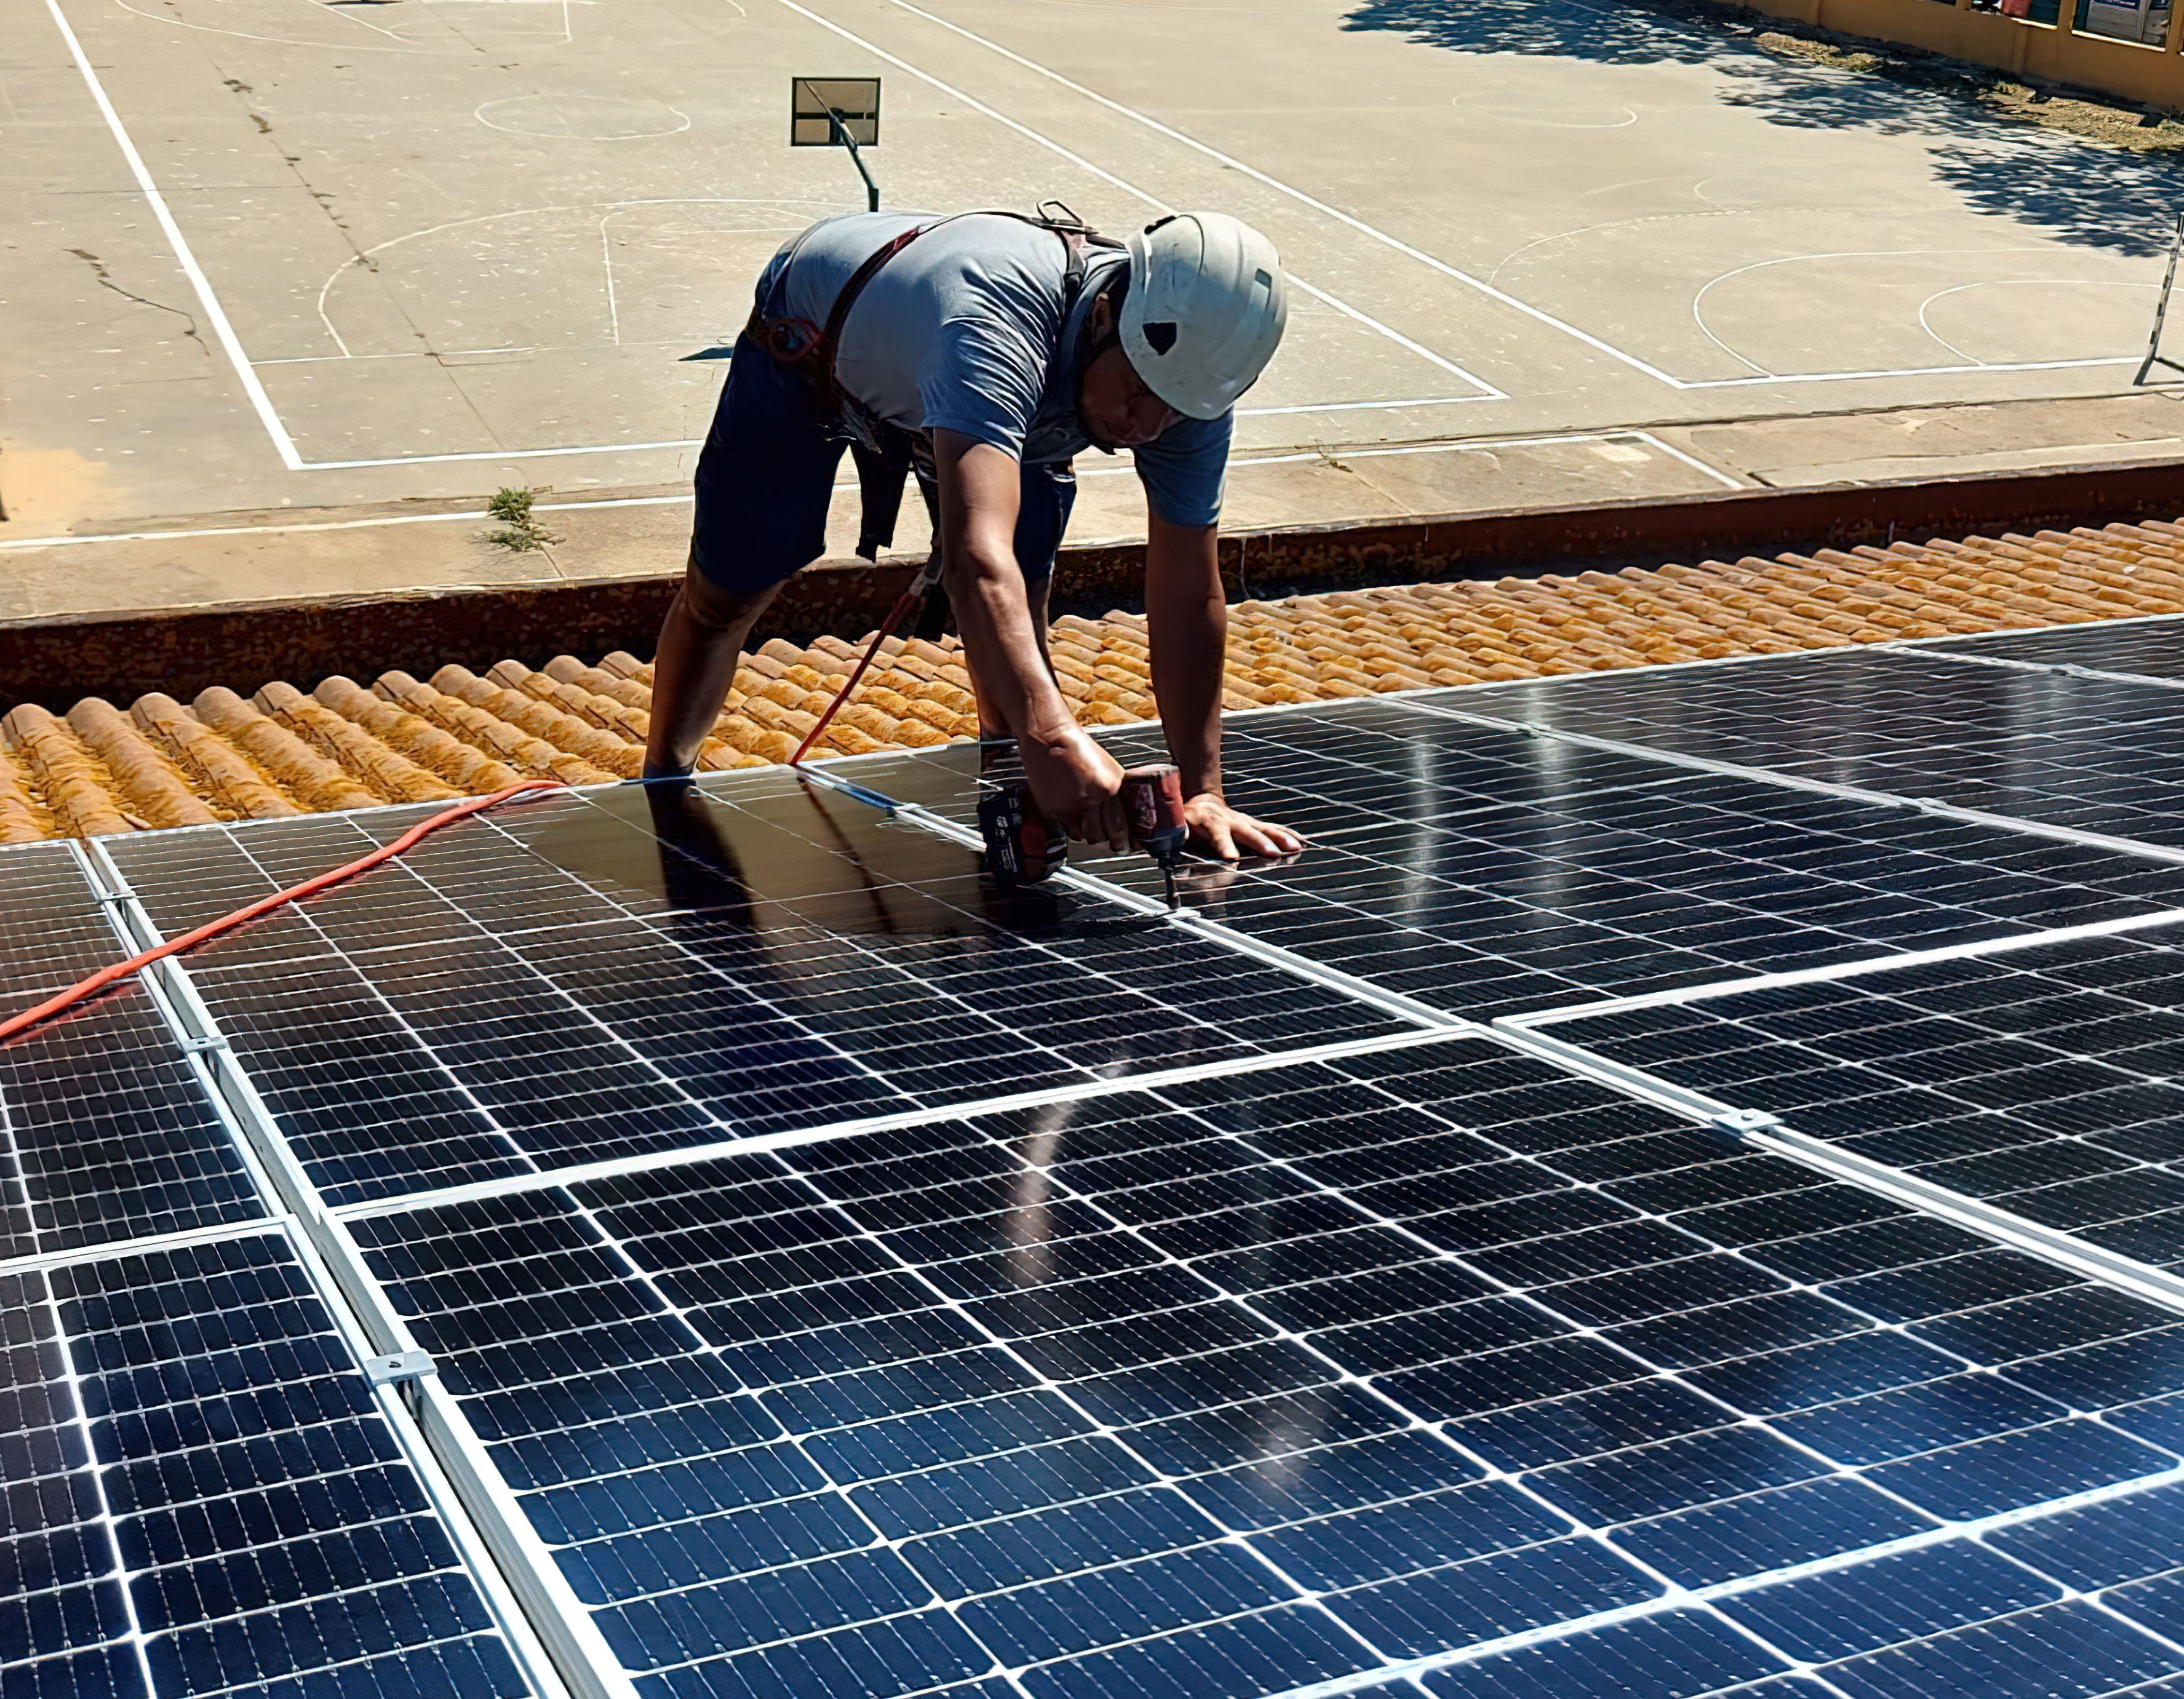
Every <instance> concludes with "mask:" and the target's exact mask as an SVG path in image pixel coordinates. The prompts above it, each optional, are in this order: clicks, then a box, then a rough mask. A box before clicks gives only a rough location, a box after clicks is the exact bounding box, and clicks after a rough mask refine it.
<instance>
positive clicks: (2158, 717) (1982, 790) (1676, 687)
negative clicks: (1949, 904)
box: [1466, 645, 2184, 848]
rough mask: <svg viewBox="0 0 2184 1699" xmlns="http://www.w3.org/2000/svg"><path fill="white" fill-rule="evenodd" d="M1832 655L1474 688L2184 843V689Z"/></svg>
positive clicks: (1599, 728) (1989, 808)
mask: <svg viewBox="0 0 2184 1699" xmlns="http://www.w3.org/2000/svg"><path fill="white" fill-rule="evenodd" d="M1949 653H1950V649H1949V648H1948V647H1947V646H1941V645H1937V646H1936V647H1934V648H1931V649H1869V650H1855V651H1850V652H1843V651H1832V652H1829V653H1825V654H1820V655H1801V656H1796V657H1791V658H1788V659H1785V660H1779V661H1776V660H1769V661H1765V662H1760V663H1738V664H1736V665H1731V666H1716V667H1703V668H1702V667H1694V668H1691V669H1689V670H1676V671H1649V672H1646V673H1644V674H1641V675H1639V676H1637V677H1616V676H1613V675H1605V676H1600V677H1592V678H1580V679H1574V680H1558V681H1555V682H1550V683H1546V684H1532V685H1523V686H1518V687H1516V688H1511V689H1507V690H1502V689H1496V690H1495V691H1492V692H1490V693H1488V692H1480V693H1479V694H1477V696H1476V697H1475V698H1472V699H1466V705H1468V706H1474V707H1476V708H1478V709H1479V710H1481V711H1485V712H1488V713H1491V714H1493V715H1496V716H1500V717H1502V718H1507V719H1511V720H1518V721H1528V722H1531V723H1535V724H1540V725H1546V726H1552V727H1558V728H1560V729H1563V730H1565V731H1574V732H1581V733H1587V734H1590V735H1592V736H1596V737H1603V738H1613V739H1616V740H1619V741H1624V742H1629V743H1633V744H1641V745H1644V746H1645V747H1646V748H1648V749H1662V750H1666V751H1671V752H1674V753H1677V754H1680V755H1697V756H1701V757H1703V758H1705V759H1707V760H1718V761H1731V762H1736V763H1737V764H1739V765H1741V766H1755V767H1763V768H1769V769H1772V770H1775V771H1777V772H1785V773H1791V774H1796V775H1797V776H1800V777H1807V778H1813V779H1819V780H1822V781H1825V782H1827V783H1836V784H1846V785H1853V786H1856V787H1858V788H1862V789H1866V790H1875V791H1884V792H1887V793H1889V794H1892V795H1896V796H1901V797H1907V798H1930V799H1934V800H1936V801H1939V802H1943V803H1947V804H1949V805H1952V806H1954V807H1958V808H1967V809H1976V810H1979V811H1981V812H1984V813H1989V814H1998V815H2003V816H2009V818H2011V819H2015V820H2022V821H2027V822H2036V823H2039V824H2042V825H2048V826H2059V827H2070V828H2074V829H2075V830H2079V831H2083V832H2095V833H2106V834H2109V835H2111V836H2115V837H2121V838H2136V839H2139V840H2142V841H2143V842H2146V843H2148V844H2160V845H2164V846H2167V847H2170V848H2175V847H2178V846H2180V845H2184V823H2180V822H2184V691H2178V690H2176V689H2172V688H2170V687H2168V686H2166V685H2160V684H2142V683H2136V682H2130V681H2128V680H2122V679H2114V678H2104V677H2077V676H2074V675H2072V674H2070V673H2066V672H2064V671H2060V670H2059V668H2049V669H2046V670H2042V671H2033V670H2031V669H2026V668H2019V667H1998V666H1976V665H1971V664H1968V663H1965V662H1963V661H1951V660H1949V659H1948V655H1949Z"/></svg>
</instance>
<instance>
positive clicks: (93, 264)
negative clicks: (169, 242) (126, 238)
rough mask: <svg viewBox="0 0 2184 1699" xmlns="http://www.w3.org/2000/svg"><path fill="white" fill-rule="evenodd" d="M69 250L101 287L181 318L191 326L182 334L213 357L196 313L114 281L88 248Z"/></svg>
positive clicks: (102, 263)
mask: <svg viewBox="0 0 2184 1699" xmlns="http://www.w3.org/2000/svg"><path fill="white" fill-rule="evenodd" d="M68 251H69V252H70V253H72V254H74V255H75V257H76V258H77V259H81V261H83V263H84V264H85V265H88V266H89V267H90V268H91V275H92V276H93V277H95V278H97V280H98V286H99V287H100V288H102V289H111V290H112V291H113V292H114V293H115V294H117V295H119V296H120V297H121V298H122V299H124V300H125V301H134V302H136V304H138V305H139V306H142V307H157V308H158V309H159V310H160V311H161V312H163V313H172V314H173V315H175V317H176V318H178V319H180V320H182V321H183V323H185V324H186V325H187V326H188V327H189V328H188V329H187V330H186V331H183V332H182V334H183V335H184V336H186V337H188V338H189V339H190V340H191V341H192V342H193V343H196V344H197V345H198V353H199V354H203V356H204V357H205V358H206V359H211V358H212V349H211V348H209V347H208V346H207V345H206V343H205V339H204V338H203V337H201V336H199V335H198V319H197V315H196V314H194V313H192V312H191V311H190V310H189V309H187V308H185V307H170V306H169V305H168V304H166V303H165V302H164V301H154V300H153V299H152V298H151V297H150V296H148V295H139V294H137V293H136V292H135V291H133V290H129V289H125V288H123V287H121V286H120V284H119V283H117V282H115V281H114V274H113V273H112V272H110V271H109V270H107V269H106V262H105V261H104V260H103V259H100V258H99V257H98V256H97V254H95V253H92V252H90V251H89V250H88V249H86V248H70V249H69V250H68Z"/></svg>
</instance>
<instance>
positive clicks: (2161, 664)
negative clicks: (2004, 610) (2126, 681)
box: [1936, 615, 2184, 678]
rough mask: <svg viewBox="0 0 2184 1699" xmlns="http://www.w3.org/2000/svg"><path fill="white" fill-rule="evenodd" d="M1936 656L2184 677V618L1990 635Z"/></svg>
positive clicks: (1939, 647) (1939, 650)
mask: <svg viewBox="0 0 2184 1699" xmlns="http://www.w3.org/2000/svg"><path fill="white" fill-rule="evenodd" d="M1936 652H1937V653H1942V654H1953V655H1992V656H1994V657H1996V658H1997V659H1998V660H2025V661H2031V662H2034V663H2035V664H2036V665H2038V666H2085V667H2091V668H2092V669H2093V670H2095V671H2101V672H2135V673H2137V674H2140V675H2141V676H2142V677H2148V678H2184V618H2179V617H2178V616H2175V615H2162V616H2157V617H2155V618H2153V619H2147V620H2122V621H2115V622H2114V623H2109V622H2106V621H2103V622H2102V623H2100V624H2097V625H2090V626H2064V627H2051V628H2049V629H2048V630H2045V631H2036V632H1997V633H1995V634H1994V635H1993V636H1992V637H1982V638H1967V639H1965V640H1964V642H1962V643H1954V642H1953V643H1946V644H1940V645H1936Z"/></svg>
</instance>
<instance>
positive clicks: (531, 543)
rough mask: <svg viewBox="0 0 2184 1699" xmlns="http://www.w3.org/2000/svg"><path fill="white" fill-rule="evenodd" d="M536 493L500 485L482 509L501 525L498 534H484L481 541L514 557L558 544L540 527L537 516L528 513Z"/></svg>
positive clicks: (551, 535) (529, 489)
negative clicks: (550, 544)
mask: <svg viewBox="0 0 2184 1699" xmlns="http://www.w3.org/2000/svg"><path fill="white" fill-rule="evenodd" d="M537 495H538V492H537V491H536V490H533V489H531V488H529V487H526V488H523V489H510V488H507V487H505V486H504V487H502V488H501V489H500V490H499V492H498V493H496V494H495V495H494V496H493V499H492V500H491V501H489V502H487V504H485V510H486V511H487V513H489V514H491V515H493V517H494V518H495V519H497V520H499V521H500V523H501V528H500V529H499V531H488V532H486V534H485V540H486V541H487V543H492V544H493V546H494V547H495V548H499V549H509V550H510V551H511V552H512V553H515V554H528V553H529V552H530V551H531V550H532V549H543V548H544V547H545V546H546V545H547V544H548V543H559V542H560V540H561V539H560V538H559V537H558V536H556V535H555V534H554V532H550V531H549V530H547V528H546V527H545V526H543V525H541V524H540V523H539V522H538V516H537V515H534V514H533V513H532V511H531V504H532V500H533V499H534V498H536V496H537Z"/></svg>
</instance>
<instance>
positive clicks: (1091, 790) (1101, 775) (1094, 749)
mask: <svg viewBox="0 0 2184 1699" xmlns="http://www.w3.org/2000/svg"><path fill="white" fill-rule="evenodd" d="M1017 753H1018V754H1019V755H1022V758H1023V766H1024V777H1025V779H1026V780H1027V781H1028V783H1029V784H1030V786H1031V794H1032V799H1033V800H1034V802H1036V803H1037V804H1038V805H1039V811H1040V812H1041V813H1042V814H1044V815H1045V816H1046V817H1047V818H1048V819H1049V820H1050V821H1052V822H1054V823H1055V824H1056V826H1059V827H1061V829H1062V830H1063V831H1064V832H1066V833H1068V834H1069V835H1070V836H1071V837H1072V838H1076V839H1077V840H1078V842H1079V843H1081V844H1089V845H1091V846H1093V847H1095V848H1097V847H1098V846H1099V845H1100V844H1106V846H1107V848H1108V849H1110V850H1116V851H1118V852H1119V851H1122V850H1128V848H1129V847H1130V822H1129V820H1128V816H1126V815H1124V813H1123V799H1122V789H1123V769H1122V766H1121V764H1120V763H1119V762H1117V760H1116V759H1115V758H1114V757H1113V756H1112V755H1109V754H1108V753H1107V752H1106V750H1105V749H1101V748H1100V745H1099V744H1096V743H1095V742H1094V741H1093V739H1092V738H1091V737H1090V736H1089V734H1087V733H1085V732H1084V730H1083V729H1082V728H1080V727H1076V726H1070V727H1063V728H1057V729H1056V730H1055V731H1054V732H1052V733H1049V734H1045V735H1039V734H1034V735H1033V736H1030V737H1027V738H1018V739H1017Z"/></svg>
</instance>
